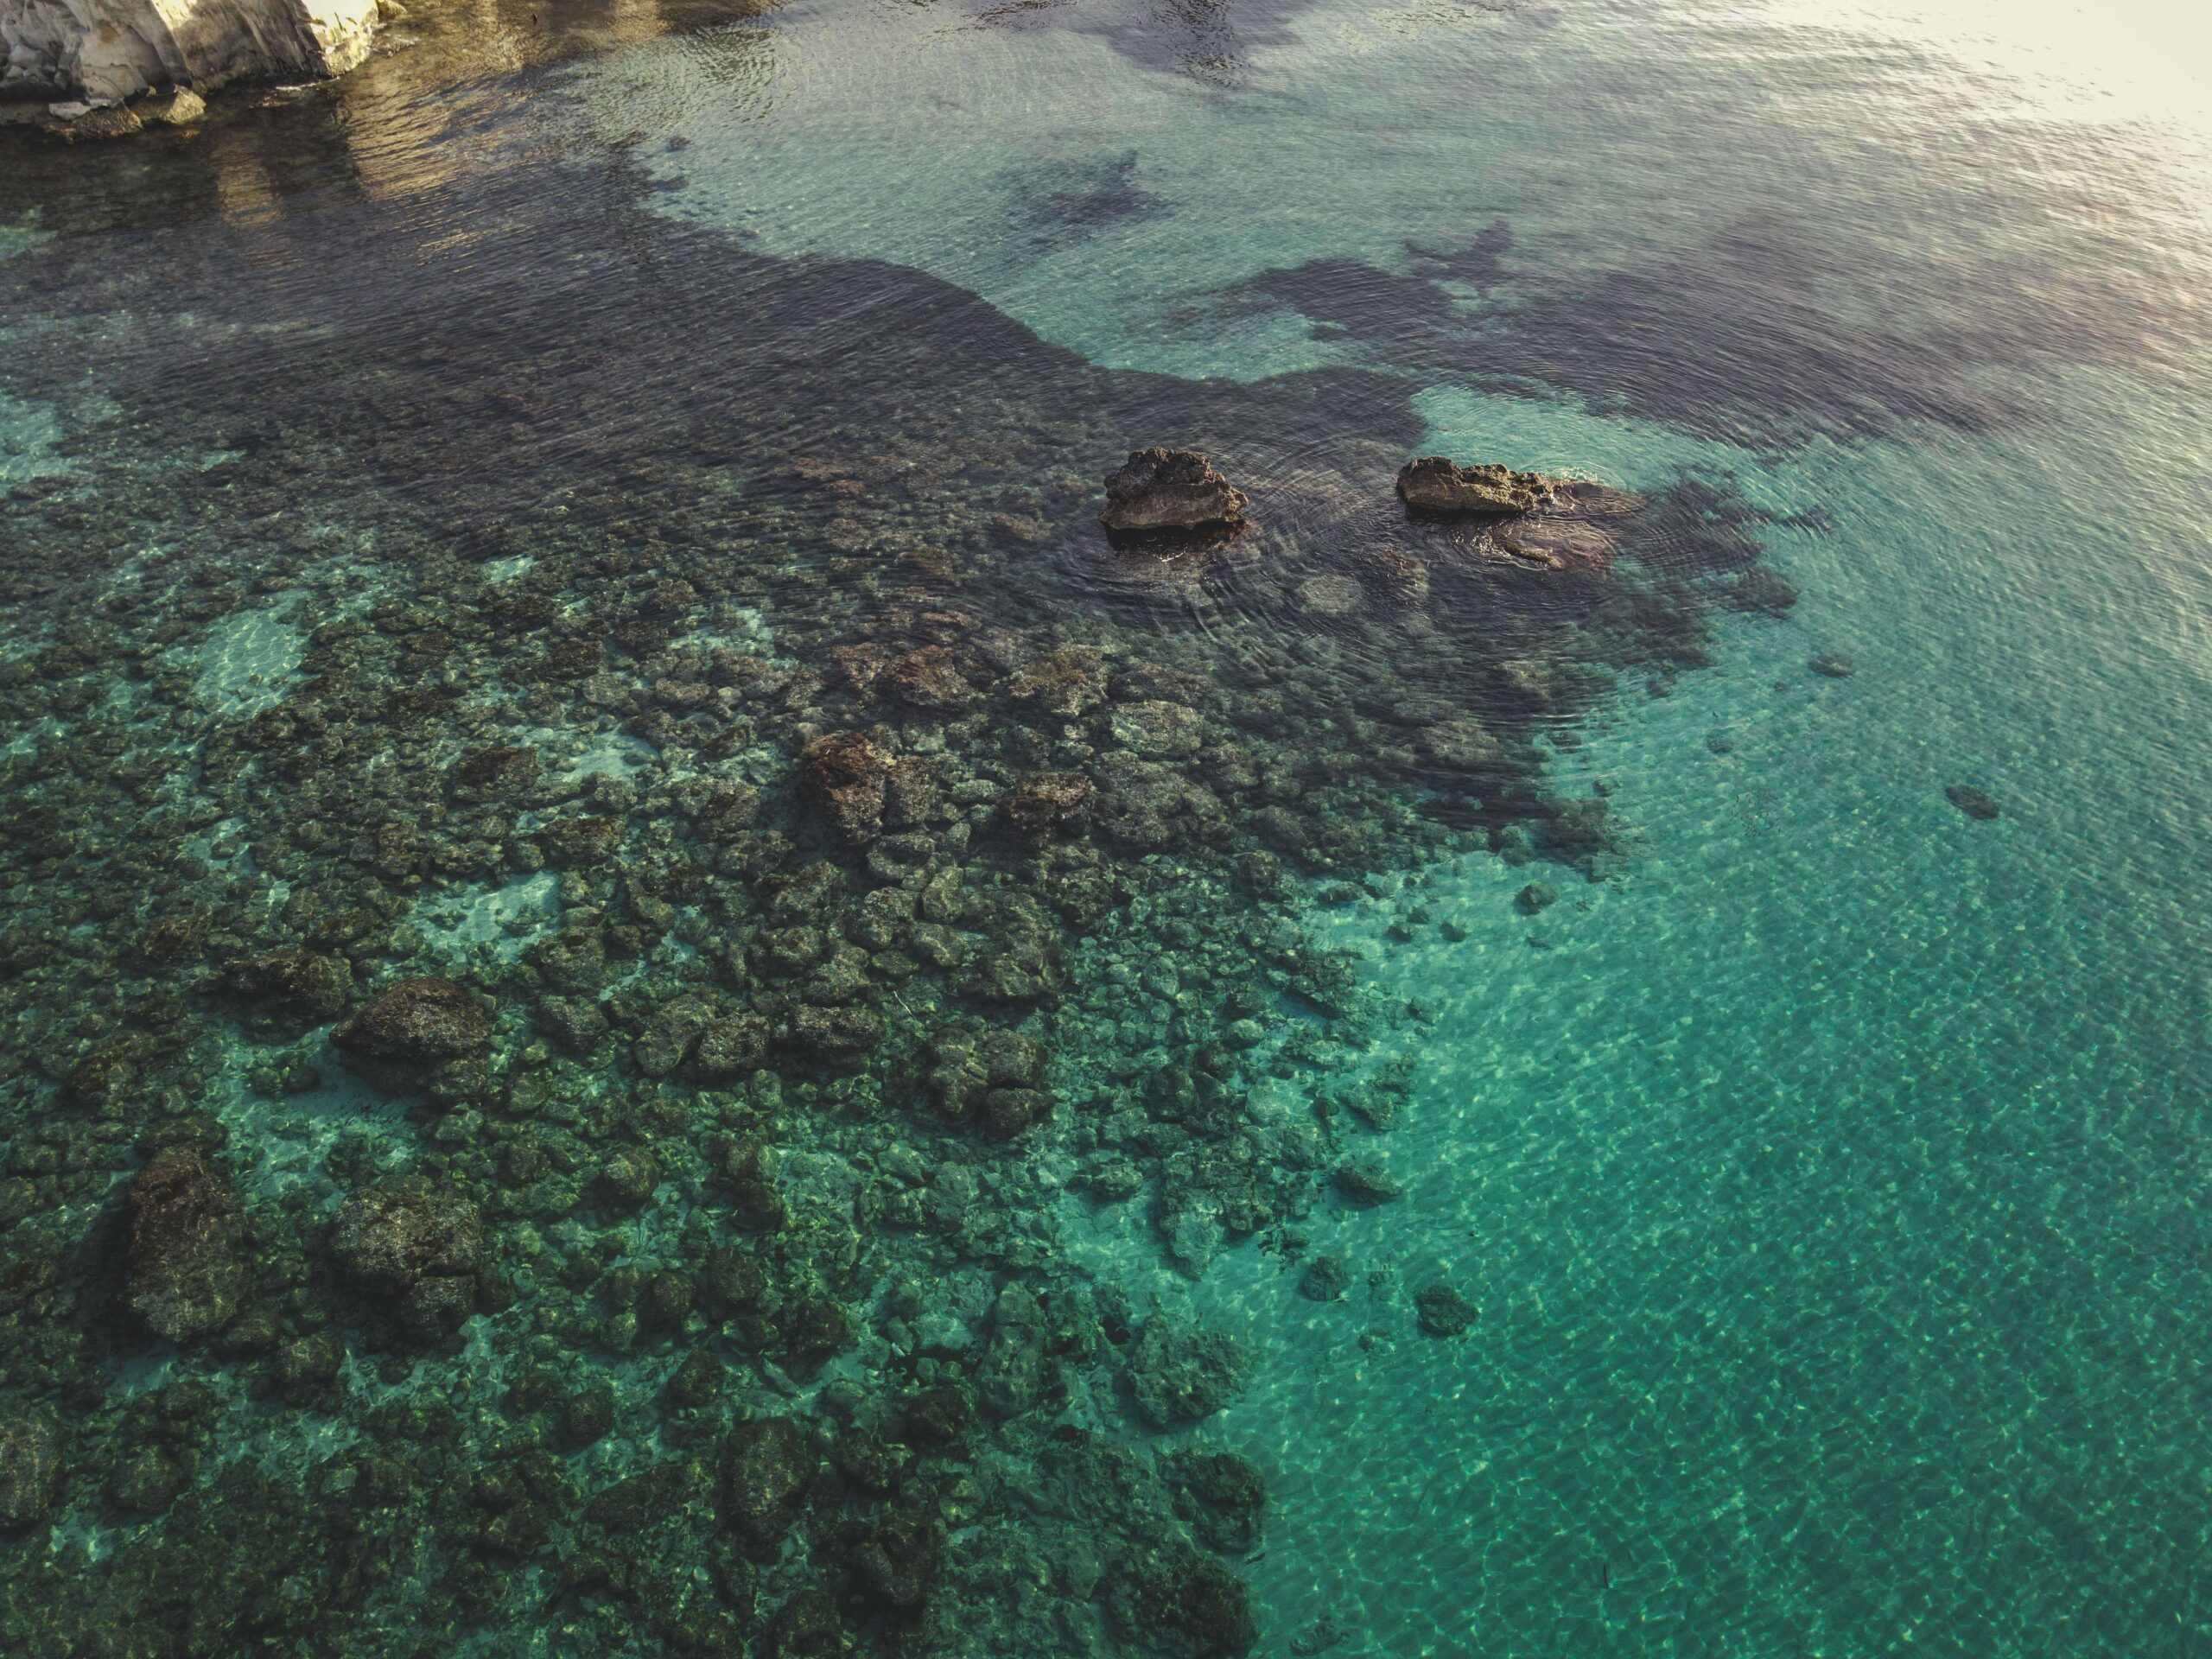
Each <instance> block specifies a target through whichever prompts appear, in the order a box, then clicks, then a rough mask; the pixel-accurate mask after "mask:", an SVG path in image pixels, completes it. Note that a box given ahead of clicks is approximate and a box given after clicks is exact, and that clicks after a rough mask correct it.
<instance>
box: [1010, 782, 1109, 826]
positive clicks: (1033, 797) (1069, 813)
mask: <svg viewBox="0 0 2212 1659" xmlns="http://www.w3.org/2000/svg"><path fill="white" fill-rule="evenodd" d="M1094 792H1095V791H1094V790H1093V788H1092V785H1091V782H1090V779H1088V778H1086V777H1084V775H1083V774H1082V773H1081V772H1032V773H1031V774H1030V775H1029V776H1028V777H1027V778H1024V779H1022V780H1021V781H1020V783H1018V784H1016V785H1014V787H1013V788H1012V789H1010V790H1008V791H1007V794H1006V798H1005V800H1004V801H1002V802H1001V810H1003V811H1004V812H1005V813H1006V818H1007V823H1010V824H1012V825H1013V826H1014V828H1015V829H1018V830H1019V831H1020V832H1021V833H1022V834H1023V835H1025V836H1047V835H1050V834H1052V832H1053V831H1054V830H1061V831H1065V832H1069V833H1073V832H1075V831H1077V830H1079V829H1082V827H1083V824H1084V818H1085V817H1086V811H1085V809H1087V808H1088V807H1089V806H1090V798H1091V795H1092V794H1093V793H1094Z"/></svg>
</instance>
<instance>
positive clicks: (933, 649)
mask: <svg viewBox="0 0 2212 1659" xmlns="http://www.w3.org/2000/svg"><path fill="white" fill-rule="evenodd" d="M876 689H877V690H880V691H882V692H885V693H887V694H888V695H889V696H893V697H896V698H897V699H898V700H899V702H903V703H906V704H908V705H909V706H910V707H912V708H916V709H933V710H937V711H939V712H943V711H945V710H949V709H961V708H965V707H966V706H967V705H968V704H969V703H970V702H974V701H975V700H976V688H975V687H974V686H972V685H970V684H969V683H968V678H967V676H965V675H963V673H962V672H961V671H960V664H959V661H958V659H957V658H955V657H954V656H953V654H952V653H951V652H950V651H948V650H947V649H945V647H944V646H943V645H924V646H923V647H922V648H921V649H920V650H918V651H910V652H906V654H905V655H904V656H902V657H893V658H892V659H891V660H890V661H889V662H887V663H886V664H884V665H883V672H882V673H881V674H880V676H879V677H877V680H876Z"/></svg>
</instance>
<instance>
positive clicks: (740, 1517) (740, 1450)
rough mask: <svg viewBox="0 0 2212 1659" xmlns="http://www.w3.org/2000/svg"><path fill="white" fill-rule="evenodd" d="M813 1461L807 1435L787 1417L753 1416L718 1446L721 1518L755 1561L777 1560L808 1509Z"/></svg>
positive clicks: (813, 1467)
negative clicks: (790, 1533) (720, 1450)
mask: <svg viewBox="0 0 2212 1659" xmlns="http://www.w3.org/2000/svg"><path fill="white" fill-rule="evenodd" d="M816 1461H817V1459H816V1458H815V1453H814V1447H813V1445H812V1444H811V1443H810V1441H809V1440H808V1439H807V1437H806V1433H805V1432H804V1430H803V1429H801V1428H800V1427H799V1426H798V1424H797V1423H795V1422H793V1421H791V1419H790V1418H788V1417H756V1418H753V1419H752V1420H751V1421H747V1422H742V1423H740V1424H738V1425H737V1426H736V1427H734V1428H733V1429H732V1430H730V1433H729V1439H728V1440H727V1441H726V1442H724V1444H723V1447H722V1514H723V1517H724V1518H725V1519H726V1520H727V1521H728V1523H729V1525H730V1528H731V1529H732V1530H733V1531H734V1533H735V1534H736V1536H737V1541H738V1543H739V1546H740V1547H741V1548H742V1549H743V1550H744V1551H745V1553H746V1554H748V1555H750V1556H752V1557H753V1559H754V1560H764V1561H765V1560H774V1559H775V1558H776V1554H777V1551H778V1550H779V1548H781V1547H782V1544H783V1537H784V1535H785V1533H786V1532H789V1531H790V1530H791V1523H792V1522H795V1521H797V1520H798V1516H799V1511H800V1510H803V1509H804V1508H805V1507H806V1494H807V1489H808V1488H809V1486H810V1485H811V1484H812V1483H813V1480H814V1472H815V1465H816Z"/></svg>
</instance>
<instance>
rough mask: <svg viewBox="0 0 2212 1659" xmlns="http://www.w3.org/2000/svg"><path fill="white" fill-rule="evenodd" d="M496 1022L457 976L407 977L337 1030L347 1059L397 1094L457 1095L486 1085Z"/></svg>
mask: <svg viewBox="0 0 2212 1659" xmlns="http://www.w3.org/2000/svg"><path fill="white" fill-rule="evenodd" d="M491 1040H492V1027H491V1022H490V1021H489V1020H486V1018H485V1017H484V1011H483V1010H482V1009H481V1008H480V1007H477V1006H476V1003H475V1001H474V999H472V998H471V997H470V996H469V995H468V993H467V991H464V990H463V989H461V987H460V986H458V985H456V984H454V982H453V981H451V980H449V979H403V980H401V981H400V982H399V983H397V985H394V986H392V987H391V988H390V989H388V990H385V991H383V992H381V993H379V994H378V995H377V996H375V997H374V998H372V999H371V1000H370V1001H368V1002H366V1003H365V1004H364V1005H363V1006H362V1007H359V1008H358V1009H356V1010H355V1011H354V1012H353V1014H351V1015H350V1016H348V1017H347V1018H346V1019H345V1020H342V1021H340V1024H339V1026H338V1028H337V1029H336V1030H335V1031H334V1032H332V1033H330V1041H331V1045H332V1046H334V1048H336V1049H337V1050H338V1052H339V1053H340V1055H342V1056H343V1057H344V1058H345V1060H346V1065H349V1066H351V1067H352V1068H353V1070H354V1071H358V1072H359V1073H360V1074H361V1076H363V1077H365V1078H367V1079H368V1080H369V1082H371V1083H372V1084H375V1085H376V1086H377V1087H378V1088H379V1089H382V1090H385V1091H386V1092H388V1093H391V1094H409V1093H413V1092H416V1091H420V1090H429V1091H431V1092H433V1093H438V1094H449V1093H456V1092H462V1091H464V1090H466V1089H467V1087H468V1086H470V1084H472V1083H480V1082H481V1079H482V1072H483V1057H484V1051H485V1049H486V1046H489V1044H490V1042H491Z"/></svg>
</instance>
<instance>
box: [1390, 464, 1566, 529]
mask: <svg viewBox="0 0 2212 1659" xmlns="http://www.w3.org/2000/svg"><path fill="white" fill-rule="evenodd" d="M1556 491H1557V486H1556V484H1555V482H1554V480H1550V479H1548V478H1545V477H1544V476H1542V475H1541V474H1538V473H1516V472H1515V471H1513V470H1512V469H1511V468H1510V467H1502V466H1498V465H1497V464H1496V463H1494V462H1493V463H1491V464H1489V465H1484V466H1477V467H1462V466H1460V465H1459V463H1458V462H1456V461H1450V460H1448V459H1446V457H1445V456H1442V455H1423V456H1422V457H1421V459H1420V460H1418V461H1408V462H1407V463H1406V464H1405V465H1404V466H1403V467H1401V468H1400V469H1399V471H1398V499H1400V500H1402V501H1403V502H1404V503H1405V504H1406V505H1407V506H1408V507H1409V508H1411V509H1413V510H1414V512H1433V513H1446V514H1450V513H1473V514H1478V515H1482V516H1486V517H1507V516H1512V515H1517V514H1520V513H1524V512H1534V511H1535V509H1537V508H1538V507H1541V506H1544V505H1548V503H1550V502H1551V501H1552V500H1553V499H1554V497H1555V494H1556Z"/></svg>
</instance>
